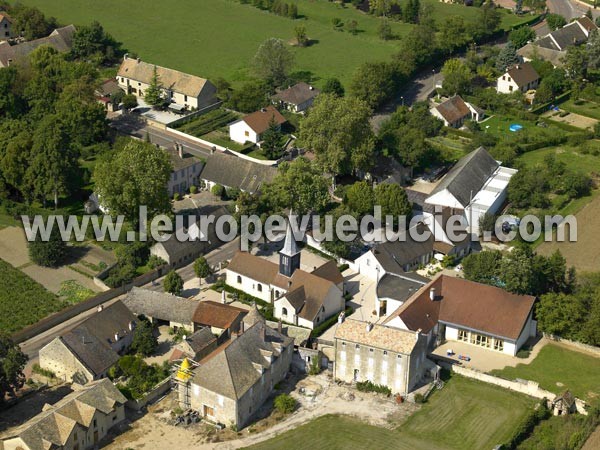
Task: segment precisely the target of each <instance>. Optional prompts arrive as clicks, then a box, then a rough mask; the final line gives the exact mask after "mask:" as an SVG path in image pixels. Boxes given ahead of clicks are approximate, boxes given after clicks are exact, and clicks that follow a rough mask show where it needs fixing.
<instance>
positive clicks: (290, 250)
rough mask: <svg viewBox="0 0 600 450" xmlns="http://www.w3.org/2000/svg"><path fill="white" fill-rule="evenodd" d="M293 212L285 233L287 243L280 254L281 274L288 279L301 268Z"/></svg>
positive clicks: (285, 242)
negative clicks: (293, 228)
mask: <svg viewBox="0 0 600 450" xmlns="http://www.w3.org/2000/svg"><path fill="white" fill-rule="evenodd" d="M293 217H294V216H293V214H292V211H291V210H290V215H289V217H288V223H287V230H286V232H285V241H284V243H283V248H282V249H281V251H280V252H279V273H281V274H282V275H285V276H286V277H291V276H292V274H293V273H294V271H295V270H296V269H299V268H300V249H299V248H298V243H297V242H296V238H295V236H294V231H293V230H292V225H291V221H292V218H293Z"/></svg>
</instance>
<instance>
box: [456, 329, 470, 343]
mask: <svg viewBox="0 0 600 450" xmlns="http://www.w3.org/2000/svg"><path fill="white" fill-rule="evenodd" d="M458 340H459V341H464V342H467V341H468V332H467V330H458Z"/></svg>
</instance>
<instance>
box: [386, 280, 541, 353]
mask: <svg viewBox="0 0 600 450" xmlns="http://www.w3.org/2000/svg"><path fill="white" fill-rule="evenodd" d="M534 303H535V297H532V296H530V295H518V294H512V293H510V292H507V291H505V290H504V289H500V288H497V287H494V286H488V285H486V284H481V283H476V282H474V281H468V280H465V279H463V278H456V277H451V276H447V275H440V276H438V277H437V278H435V279H434V280H433V281H431V282H430V283H429V284H427V285H426V286H423V287H422V288H421V289H420V290H419V291H418V292H416V293H415V294H414V295H413V296H412V297H411V298H410V299H408V300H407V301H406V303H404V304H403V305H402V306H401V307H400V308H398V310H397V311H395V312H394V313H392V314H391V315H390V316H389V317H388V318H387V319H386V320H385V321H384V324H385V325H387V326H390V327H396V328H400V329H403V330H410V331H420V332H421V333H423V334H425V335H427V342H429V343H431V342H435V343H441V342H442V341H444V340H447V341H459V342H465V343H468V344H471V345H475V346H478V347H483V348H486V349H489V350H490V351H496V352H501V353H505V354H507V355H511V356H515V355H516V354H517V352H518V351H519V349H520V348H521V347H522V346H523V344H524V343H525V342H526V341H527V340H528V339H529V338H531V337H534V336H535V335H536V333H537V322H536V321H535V320H533V306H534Z"/></svg>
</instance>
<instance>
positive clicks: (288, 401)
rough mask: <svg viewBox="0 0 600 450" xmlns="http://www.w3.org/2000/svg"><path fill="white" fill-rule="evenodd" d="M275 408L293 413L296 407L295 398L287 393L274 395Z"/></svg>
mask: <svg viewBox="0 0 600 450" xmlns="http://www.w3.org/2000/svg"><path fill="white" fill-rule="evenodd" d="M274 406H275V409H277V411H279V412H280V413H283V414H290V413H293V412H294V410H295V409H296V400H295V399H294V398H293V397H292V396H291V395H288V394H280V395H278V396H277V397H275V403H274Z"/></svg>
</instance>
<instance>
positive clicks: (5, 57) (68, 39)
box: [0, 25, 76, 67]
mask: <svg viewBox="0 0 600 450" xmlns="http://www.w3.org/2000/svg"><path fill="white" fill-rule="evenodd" d="M75 31H76V30H75V27H74V26H73V25H67V26H66V27H62V28H57V29H56V30H54V31H53V32H52V33H50V34H49V35H48V36H46V37H44V38H40V39H35V40H33V41H25V42H21V43H20V44H16V45H10V44H9V43H8V42H6V41H4V42H0V67H8V66H10V65H11V64H13V63H23V62H26V61H27V56H28V55H29V54H30V53H31V52H32V51H34V50H35V49H36V48H38V47H41V46H42V45H49V46H50V47H52V48H54V49H55V50H56V51H58V52H60V53H67V52H69V51H71V47H72V45H73V35H74V34H75Z"/></svg>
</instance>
